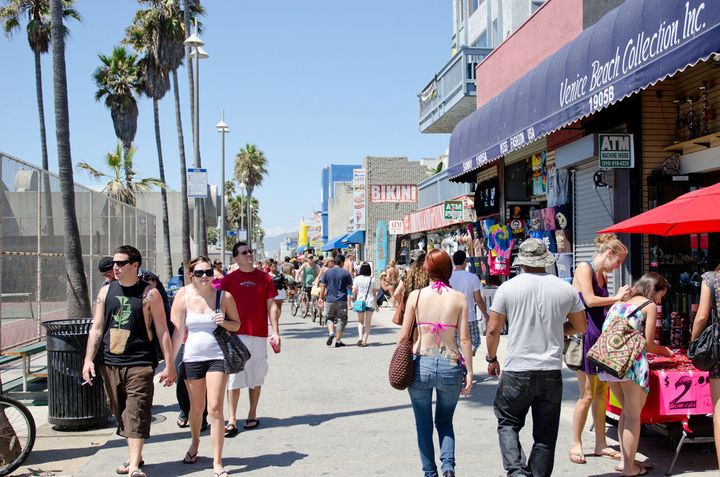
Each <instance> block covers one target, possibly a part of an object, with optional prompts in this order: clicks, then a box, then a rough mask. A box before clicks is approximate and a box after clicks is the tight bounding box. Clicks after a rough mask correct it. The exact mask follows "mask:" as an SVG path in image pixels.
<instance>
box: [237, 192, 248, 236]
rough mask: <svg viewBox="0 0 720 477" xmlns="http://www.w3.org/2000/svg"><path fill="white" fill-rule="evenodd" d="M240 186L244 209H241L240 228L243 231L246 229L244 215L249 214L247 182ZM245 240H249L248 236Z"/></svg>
mask: <svg viewBox="0 0 720 477" xmlns="http://www.w3.org/2000/svg"><path fill="white" fill-rule="evenodd" d="M238 188H239V189H240V205H241V207H242V210H241V211H240V230H241V231H242V230H245V220H244V217H245V215H246V214H247V204H246V203H245V183H244V182H241V183H240V185H238ZM238 238H239V237H238ZM245 241H247V237H245Z"/></svg>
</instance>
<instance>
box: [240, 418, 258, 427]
mask: <svg viewBox="0 0 720 477" xmlns="http://www.w3.org/2000/svg"><path fill="white" fill-rule="evenodd" d="M259 425H260V420H259V419H246V420H245V425H244V426H243V429H255V428H256V427H257V426H259Z"/></svg>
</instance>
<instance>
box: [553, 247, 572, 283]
mask: <svg viewBox="0 0 720 477" xmlns="http://www.w3.org/2000/svg"><path fill="white" fill-rule="evenodd" d="M555 265H557V271H558V278H562V279H563V280H565V281H566V282H568V283H569V282H571V281H572V266H573V254H572V253H559V254H558V255H557V260H556V261H555Z"/></svg>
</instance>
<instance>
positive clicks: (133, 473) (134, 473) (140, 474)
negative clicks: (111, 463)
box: [130, 470, 148, 477]
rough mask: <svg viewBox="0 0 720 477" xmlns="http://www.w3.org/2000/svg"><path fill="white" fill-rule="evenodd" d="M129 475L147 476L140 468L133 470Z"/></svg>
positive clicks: (136, 476)
mask: <svg viewBox="0 0 720 477" xmlns="http://www.w3.org/2000/svg"><path fill="white" fill-rule="evenodd" d="M130 477H148V476H147V474H146V473H145V472H143V471H142V470H133V471H132V474H130Z"/></svg>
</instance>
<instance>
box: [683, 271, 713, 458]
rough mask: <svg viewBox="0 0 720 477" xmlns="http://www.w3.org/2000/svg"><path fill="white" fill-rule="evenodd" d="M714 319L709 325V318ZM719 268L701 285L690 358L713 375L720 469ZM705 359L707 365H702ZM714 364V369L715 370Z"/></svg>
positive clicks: (703, 277)
mask: <svg viewBox="0 0 720 477" xmlns="http://www.w3.org/2000/svg"><path fill="white" fill-rule="evenodd" d="M710 316H712V319H711V323H710V324H709V325H708V318H709V317H710ZM719 322H720V266H718V267H717V268H716V269H715V271H714V272H707V273H704V274H703V276H702V284H701V285H700V304H699V306H698V310H697V314H696V315H695V322H694V323H693V329H692V342H691V343H690V349H689V350H688V357H689V358H690V359H692V360H693V363H694V364H696V366H701V367H702V368H708V370H709V372H710V394H711V396H712V402H713V409H714V412H713V431H714V434H715V453H716V455H717V459H718V464H719V465H720V363H718V362H717V360H718V355H719V354H720V350H719V349H718V346H720V336H718V335H719V334H720V323H719ZM700 358H704V361H705V362H704V363H700V362H699V360H700ZM713 362H714V366H712V364H713Z"/></svg>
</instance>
